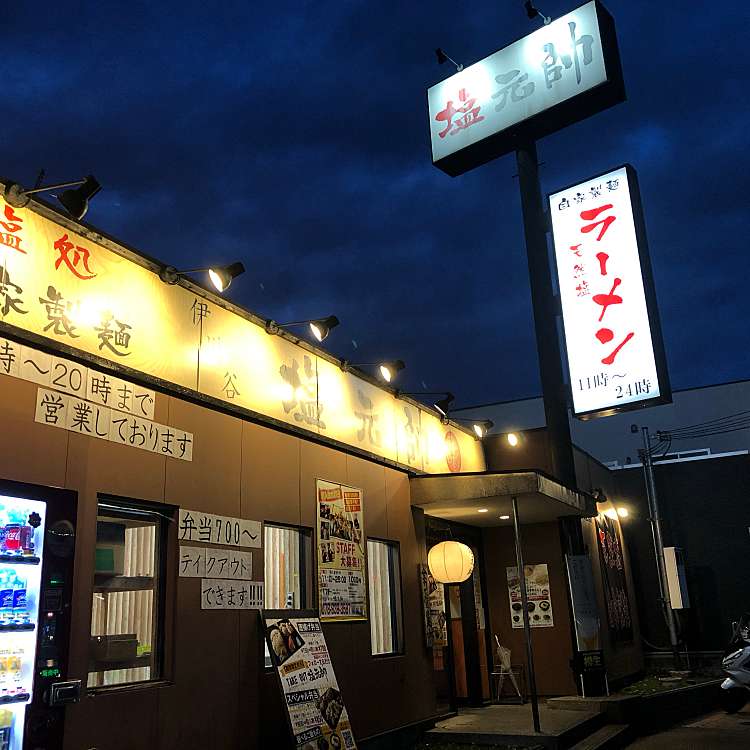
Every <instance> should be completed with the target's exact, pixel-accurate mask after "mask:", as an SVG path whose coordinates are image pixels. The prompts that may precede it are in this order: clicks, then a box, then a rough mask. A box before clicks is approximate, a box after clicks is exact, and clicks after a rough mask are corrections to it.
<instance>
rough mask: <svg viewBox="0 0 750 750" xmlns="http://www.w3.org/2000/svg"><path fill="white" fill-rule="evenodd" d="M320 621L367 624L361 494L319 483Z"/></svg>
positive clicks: (317, 491) (336, 485) (322, 482)
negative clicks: (364, 621)
mask: <svg viewBox="0 0 750 750" xmlns="http://www.w3.org/2000/svg"><path fill="white" fill-rule="evenodd" d="M315 489H316V501H317V506H318V521H317V524H318V604H319V607H320V619H321V620H366V619H367V601H366V597H367V586H366V580H365V547H364V545H365V534H364V517H363V509H362V490H360V489H357V488H356V487H347V486H346V485H343V484H337V483H335V482H326V481H324V480H322V479H318V480H316V483H315Z"/></svg>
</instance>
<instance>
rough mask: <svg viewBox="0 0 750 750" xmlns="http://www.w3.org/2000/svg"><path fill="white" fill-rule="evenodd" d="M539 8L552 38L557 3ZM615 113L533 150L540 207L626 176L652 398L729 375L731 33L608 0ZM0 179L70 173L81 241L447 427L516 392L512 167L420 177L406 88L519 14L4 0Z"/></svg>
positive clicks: (531, 357) (741, 359)
mask: <svg viewBox="0 0 750 750" xmlns="http://www.w3.org/2000/svg"><path fill="white" fill-rule="evenodd" d="M577 4H579V3H577V2H571V1H570V0H568V1H566V2H562V1H561V0H539V3H538V5H539V6H540V7H541V9H542V10H543V11H544V12H546V13H547V14H550V15H552V16H553V17H556V16H559V15H561V14H563V13H565V12H566V11H567V10H570V9H571V8H572V7H574V6H575V5H577ZM605 5H606V7H607V8H608V9H609V11H610V12H611V13H612V15H613V16H614V18H615V22H616V25H617V30H618V39H619V44H620V53H621V57H622V65H623V71H624V75H625V84H626V89H627V95H628V100H627V102H625V103H624V104H620V105H618V106H616V107H614V108H612V109H610V110H608V111H606V112H604V113H601V114H598V115H595V116H594V117H592V118H590V119H588V120H586V121H584V122H581V123H577V124H575V125H573V126H571V127H569V128H568V129H567V130H565V131H563V132H560V133H557V134H555V135H552V136H550V137H548V138H546V139H544V140H543V141H541V142H540V143H539V144H538V149H539V157H540V161H541V162H543V166H542V169H541V174H542V179H543V184H542V188H543V190H544V191H545V192H546V191H551V190H554V189H556V188H559V187H562V186H565V185H568V184H570V183H572V182H574V181H577V180H578V179H583V178H587V177H590V176H592V175H594V174H596V173H598V172H603V171H605V170H607V169H609V168H610V167H613V166H616V165H619V164H621V163H623V162H626V161H627V162H630V163H632V164H633V165H634V166H635V167H636V169H637V170H638V173H639V179H640V184H641V191H642V195H643V201H644V207H645V212H646V224H647V229H648V237H649V244H650V248H651V256H652V262H653V267H654V276H655V280H656V287H657V296H658V300H659V305H660V312H661V318H662V325H663V330H664V339H665V345H666V349H667V357H668V361H669V368H670V376H671V379H672V385H673V387H674V388H685V387H691V386H697V385H704V384H710V383H719V382H723V381H728V380H736V379H741V378H747V377H750V366H749V364H748V363H749V355H748V351H749V348H748V336H747V326H748V315H747V311H746V308H747V299H748V296H749V293H748V288H747V284H748V270H749V269H750V264H749V263H748V260H747V257H748V248H747V239H746V231H747V225H748V218H749V216H748V208H747V205H748V204H747V196H748V195H749V194H750V170H749V169H748V158H747V157H748V145H747V144H748V135H747V133H748V122H750V99H749V97H748V91H750V86H748V83H747V78H748V73H747V40H746V30H747V20H748V19H747V16H745V18H744V19H743V18H742V15H743V14H746V13H747V11H746V10H744V9H743V8H744V6H742V5H741V4H735V3H722V4H711V5H709V4H708V3H658V2H632V0H631V1H628V0H609V1H608V2H606V3H605ZM0 22H1V23H2V29H3V64H2V68H3V70H4V75H3V79H2V83H3V89H4V96H3V123H2V130H3V138H2V165H1V166H0V174H3V175H4V176H6V177H9V178H12V179H15V180H17V181H19V182H21V183H22V184H24V185H26V186H27V187H29V186H31V184H32V183H33V182H34V179H35V177H36V174H37V172H38V170H39V169H41V168H44V169H45V170H46V171H47V176H48V180H49V181H63V180H69V179H79V178H80V177H82V176H83V175H85V174H87V173H89V172H91V173H93V174H94V175H96V177H97V178H98V179H99V181H100V182H101V183H102V185H103V190H102V192H101V193H99V195H98V196H97V197H96V198H95V199H94V201H92V204H91V209H90V211H89V213H88V215H87V217H86V221H87V222H89V223H91V224H93V225H95V226H96V227H98V228H100V229H102V230H103V231H105V232H107V233H109V234H111V235H114V236H115V237H117V238H119V239H121V240H122V241H123V242H125V243H127V244H129V245H131V246H134V247H136V248H138V249H140V250H142V251H143V252H145V253H147V254H149V255H152V256H155V257H157V258H160V259H162V260H164V261H167V262H169V263H171V264H173V265H175V266H178V267H182V268H186V267H194V266H197V265H206V264H208V263H210V262H216V261H224V262H230V261H233V260H237V259H239V260H242V261H243V262H244V264H245V266H246V268H247V273H246V274H245V275H244V276H242V277H240V278H239V279H237V281H236V282H235V284H234V285H233V286H232V288H231V290H230V292H229V295H228V296H229V297H230V298H231V299H232V300H234V301H235V302H237V303H239V304H242V305H244V306H246V307H248V308H249V309H251V310H252V311H254V312H256V313H258V314H259V315H262V316H264V317H272V318H274V319H275V320H278V321H280V322H283V321H285V320H299V319H302V318H309V317H321V316H325V315H328V314H331V313H334V314H336V315H338V317H339V318H340V319H341V321H342V324H341V326H340V327H339V328H337V329H336V330H335V331H334V332H333V333H332V334H331V336H330V338H329V339H328V340H327V341H326V342H325V346H326V347H327V348H328V349H329V350H331V351H332V352H333V353H334V354H336V355H338V356H341V357H345V358H347V359H349V360H352V361H355V362H357V361H363V362H369V361H373V360H374V359H377V358H379V357H401V358H403V359H404V360H406V362H407V370H406V371H404V373H402V376H403V379H402V381H401V383H400V385H401V387H402V388H404V389H409V390H420V389H428V390H443V389H449V390H452V391H453V392H454V393H455V394H456V397H457V398H456V406H463V405H469V404H476V403H484V402H491V401H501V400H507V399H513V398H521V397H525V396H533V395H537V394H538V393H539V378H538V373H537V358H536V349H535V342H534V333H533V323H532V313H531V306H530V293H529V284H528V272H527V266H526V256H525V249H524V243H523V234H522V222H521V210H520V203H519V197H518V183H517V180H516V179H514V174H515V171H516V170H515V159H514V157H513V156H512V155H508V156H505V157H503V158H501V159H499V160H497V161H495V162H492V163H490V164H488V165H485V166H484V167H480V168H478V169H476V170H474V171H473V172H470V173H468V174H466V175H464V176H462V177H459V178H450V177H448V176H446V175H445V174H443V173H442V172H440V171H439V170H438V169H436V168H435V167H433V166H432V163H431V156H430V148H429V131H428V121H427V113H426V95H425V89H426V88H427V87H428V86H430V85H432V84H433V83H436V82H437V81H438V80H440V79H442V78H444V77H447V76H448V75H449V74H450V73H451V72H452V70H451V69H450V68H449V65H444V66H442V67H440V66H438V64H437V62H436V59H435V55H434V48H435V47H437V46H441V47H443V48H444V49H445V50H446V51H448V53H449V54H450V55H451V56H452V57H454V58H455V59H456V60H458V61H460V62H463V63H465V64H466V65H468V64H471V63H473V62H476V61H477V60H479V59H481V58H482V57H485V56H486V55H488V54H490V53H491V52H494V51H495V50H496V49H498V48H500V47H502V46H505V45H506V44H508V43H510V42H512V41H514V40H515V39H517V38H518V37H520V36H523V35H524V34H526V33H529V32H530V31H532V30H533V29H536V28H538V27H539V26H540V25H541V21H540V20H538V19H537V20H535V21H529V20H528V19H527V18H526V15H525V12H524V10H523V3H522V2H521V0H513V1H509V0H505V1H499V2H491V3H490V2H482V3H456V2H445V1H444V0H431V2H429V3H401V2H399V3H395V2H385V3H384V2H379V3H375V2H365V1H364V0H363V1H361V2H352V1H345V0H333V1H330V0H316V2H306V1H305V2H303V1H302V0H298V1H297V2H286V0H275V1H274V2H266V0H253V1H252V2H247V0H244V1H243V2H223V3H207V2H167V1H162V2H148V3H144V2H127V3H126V2H119V3H114V2H107V3H102V2H84V3H76V2H67V3H44V4H43V5H42V6H40V5H38V4H33V3H4V4H3V7H2V8H0Z"/></svg>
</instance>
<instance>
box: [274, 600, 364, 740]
mask: <svg viewBox="0 0 750 750" xmlns="http://www.w3.org/2000/svg"><path fill="white" fill-rule="evenodd" d="M262 617H263V623H264V632H265V637H266V645H267V646H268V653H269V654H270V655H271V661H272V662H273V666H274V668H275V670H276V674H277V675H278V678H279V683H280V685H281V692H282V694H283V696H284V703H285V705H286V712H287V716H288V718H289V725H290V727H291V730H292V735H293V736H294V741H295V743H296V747H297V750H329V748H330V750H356V747H357V745H356V743H355V741H354V734H353V733H352V728H351V724H350V722H349V714H348V713H347V711H346V706H345V705H344V699H343V697H342V695H341V691H340V690H339V686H338V683H337V682H336V675H335V674H334V671H333V664H332V663H331V657H330V654H329V653H328V646H327V645H326V640H325V636H324V635H323V629H322V627H321V624H320V618H318V616H317V615H316V613H315V612H314V611H312V610H289V609H279V610H264V611H263V614H262Z"/></svg>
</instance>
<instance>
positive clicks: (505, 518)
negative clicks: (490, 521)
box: [500, 516, 510, 521]
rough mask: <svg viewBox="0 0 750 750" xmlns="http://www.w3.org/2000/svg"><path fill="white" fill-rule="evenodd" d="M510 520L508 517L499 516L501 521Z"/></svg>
mask: <svg viewBox="0 0 750 750" xmlns="http://www.w3.org/2000/svg"><path fill="white" fill-rule="evenodd" d="M509 518H510V516H500V520H501V521H507V520H508V519H509Z"/></svg>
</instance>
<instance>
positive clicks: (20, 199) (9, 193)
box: [3, 179, 86, 208]
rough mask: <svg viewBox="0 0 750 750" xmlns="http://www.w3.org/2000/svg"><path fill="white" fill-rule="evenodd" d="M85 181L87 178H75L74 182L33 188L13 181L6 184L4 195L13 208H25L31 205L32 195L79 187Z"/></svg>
mask: <svg viewBox="0 0 750 750" xmlns="http://www.w3.org/2000/svg"><path fill="white" fill-rule="evenodd" d="M84 182H86V180H85V179H84V180H75V181H74V182H61V183H59V184H57V185H47V186H45V187H34V188H32V189H31V190H24V189H23V186H21V185H19V184H18V183H17V182H12V183H11V184H10V185H7V186H6V188H5V194H4V196H3V197H4V198H5V200H6V202H8V203H10V205H11V206H13V208H25V207H26V206H28V205H29V201H30V200H31V198H29V196H30V195H35V194H36V193H45V192H47V191H49V190H59V189H60V188H67V187H77V186H78V185H83V184H84Z"/></svg>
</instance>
